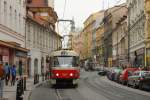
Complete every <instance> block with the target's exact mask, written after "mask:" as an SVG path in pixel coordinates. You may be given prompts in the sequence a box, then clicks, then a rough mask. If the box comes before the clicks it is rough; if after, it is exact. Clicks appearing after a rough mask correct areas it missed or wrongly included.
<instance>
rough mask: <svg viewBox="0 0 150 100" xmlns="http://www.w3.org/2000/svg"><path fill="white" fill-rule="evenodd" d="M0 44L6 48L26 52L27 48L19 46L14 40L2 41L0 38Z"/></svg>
mask: <svg viewBox="0 0 150 100" xmlns="http://www.w3.org/2000/svg"><path fill="white" fill-rule="evenodd" d="M0 45H2V46H5V47H8V48H12V49H16V50H20V51H23V52H28V51H29V50H28V49H26V48H23V47H20V46H19V45H18V44H17V43H15V42H6V41H2V40H0Z"/></svg>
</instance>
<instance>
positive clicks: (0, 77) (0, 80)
mask: <svg viewBox="0 0 150 100" xmlns="http://www.w3.org/2000/svg"><path fill="white" fill-rule="evenodd" d="M4 78H5V71H4V68H3V63H2V62H1V61H0V99H1V98H3V88H4Z"/></svg>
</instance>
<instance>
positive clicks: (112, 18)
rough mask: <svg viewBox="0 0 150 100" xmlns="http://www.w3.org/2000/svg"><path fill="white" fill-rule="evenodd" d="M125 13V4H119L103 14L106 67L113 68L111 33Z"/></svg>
mask: <svg viewBox="0 0 150 100" xmlns="http://www.w3.org/2000/svg"><path fill="white" fill-rule="evenodd" d="M126 12H127V7H126V4H121V5H118V6H114V7H112V8H109V9H107V10H106V11H105V13H104V62H105V66H107V67H111V66H113V55H114V54H113V44H112V43H113V38H112V35H113V31H114V29H116V28H117V25H116V23H117V22H118V21H119V20H120V19H121V18H122V17H123V16H124V15H126Z"/></svg>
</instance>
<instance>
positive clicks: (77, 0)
mask: <svg viewBox="0 0 150 100" xmlns="http://www.w3.org/2000/svg"><path fill="white" fill-rule="evenodd" d="M108 1H109V3H108ZM119 1H120V2H119ZM125 1H126V0H66V7H65V12H64V5H65V0H55V4H54V5H55V11H56V12H57V14H58V17H59V19H72V18H74V20H75V24H76V26H77V27H82V26H83V22H84V21H85V20H86V19H87V18H88V16H89V15H90V14H91V13H94V12H97V11H100V10H102V9H106V8H108V6H109V7H112V6H113V5H116V4H118V2H119V3H122V2H125ZM103 4H104V5H103Z"/></svg>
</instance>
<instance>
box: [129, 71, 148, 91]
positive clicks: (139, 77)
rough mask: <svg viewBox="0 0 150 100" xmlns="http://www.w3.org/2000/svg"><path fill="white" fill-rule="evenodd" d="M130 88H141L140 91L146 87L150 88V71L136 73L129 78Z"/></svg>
mask: <svg viewBox="0 0 150 100" xmlns="http://www.w3.org/2000/svg"><path fill="white" fill-rule="evenodd" d="M128 86H133V87H134V88H136V87H139V88H140V89H143V88H144V86H150V71H135V72H134V73H133V75H132V76H130V77H129V78H128Z"/></svg>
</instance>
